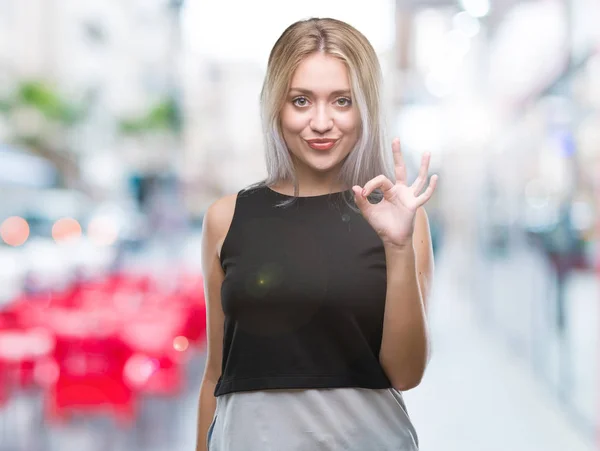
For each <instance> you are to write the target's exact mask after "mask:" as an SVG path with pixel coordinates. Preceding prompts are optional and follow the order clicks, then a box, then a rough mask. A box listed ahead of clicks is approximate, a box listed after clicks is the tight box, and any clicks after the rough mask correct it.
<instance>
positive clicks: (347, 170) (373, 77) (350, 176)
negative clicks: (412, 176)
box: [254, 18, 395, 204]
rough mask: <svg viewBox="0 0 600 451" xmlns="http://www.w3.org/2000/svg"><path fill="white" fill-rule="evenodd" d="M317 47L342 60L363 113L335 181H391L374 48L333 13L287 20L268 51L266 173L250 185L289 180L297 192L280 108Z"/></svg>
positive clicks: (263, 104)
mask: <svg viewBox="0 0 600 451" xmlns="http://www.w3.org/2000/svg"><path fill="white" fill-rule="evenodd" d="M316 52H324V53H326V54H329V55H332V56H334V57H336V58H339V59H340V60H341V61H342V62H344V64H345V65H346V67H347V69H348V73H349V78H350V86H351V91H352V100H353V103H354V104H355V105H356V106H357V108H358V111H359V114H360V118H361V121H360V122H361V130H360V135H359V139H358V141H357V143H356V146H355V147H354V149H352V151H351V152H350V153H349V155H348V157H347V158H346V159H345V161H344V163H343V164H342V167H341V170H340V173H339V179H338V181H339V182H341V183H342V184H343V185H345V186H353V185H360V186H362V185H364V184H365V183H366V182H367V181H369V180H370V179H372V178H373V177H376V176H377V175H380V174H383V175H385V176H387V177H388V178H390V179H391V180H392V181H395V176H394V171H393V169H392V168H393V166H392V163H391V158H390V154H391V152H386V151H385V147H386V145H385V142H386V136H385V130H384V128H385V127H384V120H383V112H382V102H381V89H382V86H381V85H382V75H381V67H380V65H379V60H378V58H377V54H376V53H375V50H374V49H373V47H372V46H371V44H370V43H369V41H368V40H367V38H366V37H365V36H364V35H363V34H362V33H361V32H359V31H358V30H357V29H356V28H354V27H352V26H351V25H349V24H347V23H345V22H342V21H340V20H336V19H331V18H322V19H321V18H311V19H306V20H301V21H298V22H295V23H294V24H292V25H290V26H289V27H288V28H287V29H286V30H285V31H284V32H283V34H282V35H281V36H280V37H279V39H278V40H277V42H276V43H275V45H274V46H273V49H272V50H271V53H270V55H269V60H268V65H267V73H266V76H265V79H264V83H263V87H262V90H261V96H260V106H261V119H262V126H263V134H264V140H265V160H266V166H267V178H266V179H265V180H263V181H261V182H259V183H258V184H256V185H254V186H257V185H267V186H269V185H272V184H275V183H277V182H279V181H282V180H286V181H292V182H293V185H294V193H295V195H296V196H297V195H298V191H299V189H298V181H297V179H296V176H295V173H294V166H293V162H292V159H291V157H290V153H289V151H288V149H287V146H286V144H285V141H284V139H283V137H282V133H281V127H280V113H281V110H282V107H283V105H284V102H285V99H286V97H287V94H288V90H289V88H290V83H291V80H292V76H293V74H294V72H295V70H296V68H297V67H298V66H299V65H300V63H301V61H302V60H303V59H304V58H306V57H307V56H309V55H311V54H313V53H316ZM293 200H294V199H293V198H292V199H291V201H293ZM288 202H289V201H288ZM285 203H286V202H284V204H285Z"/></svg>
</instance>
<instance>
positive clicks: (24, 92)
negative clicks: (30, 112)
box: [0, 80, 86, 126]
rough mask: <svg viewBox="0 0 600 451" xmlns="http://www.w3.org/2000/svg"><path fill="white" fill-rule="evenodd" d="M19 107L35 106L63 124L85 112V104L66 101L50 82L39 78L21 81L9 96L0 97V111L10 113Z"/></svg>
mask: <svg viewBox="0 0 600 451" xmlns="http://www.w3.org/2000/svg"><path fill="white" fill-rule="evenodd" d="M21 107H32V108H35V109H36V110H38V111H39V112H40V113H42V114H43V115H44V117H46V118H47V119H48V120H52V121H56V122H58V123H60V124H62V125H65V126H70V125H74V124H75V123H77V122H78V121H79V120H81V119H82V118H83V117H84V116H85V113H86V111H85V106H83V105H81V106H76V105H75V104H74V103H72V102H68V101H67V100H65V99H63V98H62V97H61V96H60V94H59V93H58V92H57V91H56V90H55V89H54V88H53V87H52V86H51V85H50V84H48V83H46V82H44V81H39V80H32V81H23V82H21V83H19V85H18V86H17V88H16V89H15V91H14V93H13V94H12V95H11V96H10V97H8V98H5V99H0V112H3V113H10V112H11V111H12V110H15V109H18V108H21Z"/></svg>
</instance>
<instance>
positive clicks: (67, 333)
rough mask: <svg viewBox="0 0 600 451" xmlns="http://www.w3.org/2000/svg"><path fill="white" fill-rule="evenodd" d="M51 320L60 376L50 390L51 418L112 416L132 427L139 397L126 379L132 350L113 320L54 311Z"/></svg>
mask: <svg viewBox="0 0 600 451" xmlns="http://www.w3.org/2000/svg"><path fill="white" fill-rule="evenodd" d="M57 313H58V315H57ZM53 320H54V322H55V331H56V333H57V342H56V351H55V353H54V360H55V362H56V365H57V368H58V372H57V373H58V374H57V377H56V381H55V382H54V383H53V384H51V385H50V387H49V388H48V391H47V396H46V414H47V416H48V418H49V419H50V420H51V421H62V420H65V419H66V418H67V417H68V416H69V414H71V413H73V412H78V413H87V414H94V413H99V412H108V413H109V414H111V415H112V416H113V417H114V418H115V419H116V420H117V421H119V422H120V423H121V424H126V425H131V424H132V422H133V420H134V417H135V396H134V393H133V390H132V389H131V388H130V386H129V385H128V384H127V383H126V382H125V380H124V377H123V371H124V368H125V363H126V362H127V360H128V358H129V357H130V355H131V350H130V348H129V347H128V346H127V345H126V344H125V343H123V341H122V340H120V339H119V338H118V337H117V336H116V334H115V330H116V326H115V324H114V321H110V319H109V318H107V317H102V316H100V317H99V316H97V315H95V314H94V313H93V312H86V311H83V310H80V311H70V312H65V311H63V312H54V318H53ZM98 321H100V323H99V324H98V323H97V322H98Z"/></svg>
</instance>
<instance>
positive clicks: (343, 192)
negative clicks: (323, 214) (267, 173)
mask: <svg viewBox="0 0 600 451" xmlns="http://www.w3.org/2000/svg"><path fill="white" fill-rule="evenodd" d="M265 188H266V189H267V191H270V192H271V193H273V194H276V195H278V196H281V197H287V198H288V199H321V198H324V197H329V196H336V195H340V194H345V193H349V192H351V191H352V188H348V189H347V190H344V191H334V192H331V193H325V194H316V195H314V196H291V195H289V194H283V193H280V192H279V191H275V190H274V189H273V188H271V187H270V186H267V185H265Z"/></svg>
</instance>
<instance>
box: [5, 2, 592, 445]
mask: <svg viewBox="0 0 600 451" xmlns="http://www.w3.org/2000/svg"><path fill="white" fill-rule="evenodd" d="M311 16H321V17H335V18H338V19H341V20H345V21H348V22H349V23H351V24H352V25H354V26H355V27H357V28H358V29H359V30H360V31H362V32H363V33H364V34H365V35H366V36H367V37H368V38H369V39H370V41H371V42H372V43H373V45H374V47H375V48H376V50H377V52H378V54H379V57H380V60H381V64H382V66H383V69H384V74H385V102H386V109H387V111H388V116H387V122H388V124H387V126H388V130H389V134H390V139H391V137H392V136H399V137H400V138H401V140H402V142H403V146H404V152H405V155H406V157H405V158H407V160H408V162H409V165H410V167H411V172H412V176H413V177H414V175H415V172H416V171H415V168H416V165H417V164H418V162H419V161H420V156H421V154H422V153H423V152H425V151H430V152H432V170H433V172H436V173H438V174H440V183H439V185H438V190H437V193H436V195H435V197H434V199H432V201H430V202H429V204H428V213H429V217H430V222H431V228H432V236H433V241H434V247H435V256H436V278H435V286H434V291H433V298H432V299H431V301H430V322H431V332H432V337H433V356H432V361H431V364H430V366H429V368H428V370H427V373H426V376H425V378H424V380H423V382H422V384H421V385H420V386H419V387H418V388H416V389H414V390H412V391H410V392H407V393H406V394H405V397H406V401H407V404H408V409H409V413H410V415H411V417H412V419H413V421H414V423H415V425H416V428H417V430H418V431H419V433H420V441H421V448H422V449H423V450H425V451H428V450H435V451H438V450H445V451H452V450H460V451H471V450H472V451H495V450H503V451H505V450H507V449H510V450H514V451H518V450H523V451H530V450H545V451H547V450H557V451H575V450H591V449H597V448H596V444H597V443H598V440H597V437H600V436H599V435H598V434H597V432H598V429H597V427H598V406H599V404H600V392H599V390H598V387H599V382H600V368H599V367H598V364H597V363H598V353H599V351H600V350H599V346H598V344H599V342H598V338H599V337H600V323H599V320H600V311H599V308H598V301H599V300H600V283H599V280H598V278H597V276H596V273H595V271H596V269H597V267H598V261H599V260H598V257H599V253H600V249H599V248H598V232H599V230H600V227H599V225H600V224H599V220H598V207H599V202H600V201H599V200H598V199H599V198H600V196H598V194H599V190H600V27H598V26H597V24H598V19H599V18H600V3H599V2H598V1H596V0H534V1H517V0H462V1H457V0H371V1H370V2H368V7H366V6H365V4H364V3H363V2H348V1H342V0H303V1H302V2H276V1H274V0H272V1H269V0H254V1H252V2H245V1H242V0H231V1H223V2H216V1H202V0H185V1H184V0H87V1H85V2H82V1H79V0H19V1H16V0H0V237H1V239H0V449H1V450H3V451H4V450H6V451H8V450H10V451H16V450H23V451H25V450H27V451H30V450H31V451H33V450H44V451H54V450H60V451H67V450H77V451H87V450H90V451H95V450H131V451H134V450H142V449H144V450H173V451H179V450H181V451H183V450H191V449H193V447H194V443H195V433H196V431H195V426H196V406H197V398H198V389H199V384H200V380H201V375H202V370H203V365H204V347H205V309H204V295H203V289H202V273H201V267H200V236H201V232H202V218H203V214H204V212H205V211H206V208H207V207H208V205H209V204H210V203H211V202H213V201H214V200H215V199H217V198H218V197H220V196H223V195H225V194H229V193H233V192H235V191H237V190H239V189H241V188H243V187H244V186H246V185H248V184H250V183H253V182H255V181H258V180H260V179H261V178H262V177H263V176H264V175H265V169H264V159H263V148H262V138H261V131H260V123H259V111H258V97H259V91H260V87H261V84H262V79H263V76H264V73H265V67H266V61H267V57H268V54H269V51H270V49H271V47H272V45H273V44H274V43H275V40H276V39H277V38H278V37H279V35H280V34H281V32H282V31H283V30H284V29H285V28H286V27H287V26H288V25H289V24H291V23H292V22H294V21H296V20H298V19H301V18H307V17H311Z"/></svg>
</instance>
